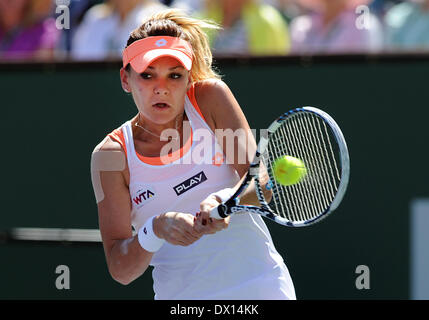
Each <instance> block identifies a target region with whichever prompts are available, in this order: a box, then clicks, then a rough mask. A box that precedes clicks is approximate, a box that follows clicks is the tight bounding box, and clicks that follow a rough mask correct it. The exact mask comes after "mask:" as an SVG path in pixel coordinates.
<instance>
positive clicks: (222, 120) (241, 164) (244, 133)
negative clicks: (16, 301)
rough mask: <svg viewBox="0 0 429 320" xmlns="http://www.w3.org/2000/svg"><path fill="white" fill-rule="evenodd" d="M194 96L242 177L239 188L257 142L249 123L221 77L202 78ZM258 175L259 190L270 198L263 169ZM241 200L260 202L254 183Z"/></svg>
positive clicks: (228, 161)
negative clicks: (207, 79) (213, 78)
mask: <svg viewBox="0 0 429 320" xmlns="http://www.w3.org/2000/svg"><path fill="white" fill-rule="evenodd" d="M196 99H197V101H198V105H199V106H200V109H201V112H202V113H203V115H204V117H205V119H206V121H207V123H208V124H209V126H210V127H211V128H212V130H213V131H214V132H215V135H216V137H217V139H218V141H219V143H221V145H222V148H223V151H224V154H225V158H226V159H225V161H227V163H228V164H230V165H232V166H233V167H234V169H235V170H236V171H237V173H238V174H239V176H240V177H241V180H240V182H239V183H237V185H236V186H235V187H234V188H238V187H239V186H240V185H241V181H242V180H243V179H244V177H245V176H246V173H247V171H248V170H249V167H250V163H251V161H252V160H253V157H254V156H255V151H256V141H255V138H254V136H253V134H252V132H251V129H250V126H249V123H248V121H247V119H246V117H245V115H244V113H243V111H242V109H241V107H240V105H239V104H238V102H237V100H236V99H235V97H234V95H233V93H232V92H231V90H230V89H229V87H228V86H227V85H226V84H225V82H223V81H221V80H210V81H205V82H203V83H202V84H200V85H199V86H197V87H196ZM261 164H262V162H261ZM260 174H261V176H260V181H261V185H262V189H263V190H264V192H265V193H266V196H267V198H269V196H270V195H271V193H270V191H268V190H266V188H265V185H266V183H267V181H268V175H267V174H266V170H261V171H260ZM240 203H241V204H248V205H260V203H259V200H258V198H257V196H256V193H255V191H254V183H253V182H252V184H251V185H250V186H249V188H248V189H247V190H246V191H245V192H244V193H243V194H242V195H241V197H240ZM204 211H205V210H204Z"/></svg>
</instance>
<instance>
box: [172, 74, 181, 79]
mask: <svg viewBox="0 0 429 320" xmlns="http://www.w3.org/2000/svg"><path fill="white" fill-rule="evenodd" d="M181 77H182V75H181V74H180V73H172V74H170V78H171V79H180V78H181Z"/></svg>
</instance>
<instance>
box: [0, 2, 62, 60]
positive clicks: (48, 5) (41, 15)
mask: <svg viewBox="0 0 429 320" xmlns="http://www.w3.org/2000/svg"><path fill="white" fill-rule="evenodd" d="M52 14H53V5H52V0H0V58H2V59H51V58H53V57H54V52H55V47H56V45H57V42H58V40H59V37H60V30H58V29H57V28H56V26H55V18H54V17H53V16H52Z"/></svg>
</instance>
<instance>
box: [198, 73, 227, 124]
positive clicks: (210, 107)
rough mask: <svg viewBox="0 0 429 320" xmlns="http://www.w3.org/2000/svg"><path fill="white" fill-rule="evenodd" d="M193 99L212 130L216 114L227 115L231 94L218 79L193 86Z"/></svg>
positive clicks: (200, 82) (225, 85)
mask: <svg viewBox="0 0 429 320" xmlns="http://www.w3.org/2000/svg"><path fill="white" fill-rule="evenodd" d="M195 99H196V100H197V103H198V106H199V107H200V110H201V112H202V113H203V115H204V117H205V119H206V121H207V122H208V124H209V125H210V126H211V127H212V128H214V127H215V126H216V125H215V120H214V119H215V118H216V116H215V115H216V114H219V113H224V114H227V112H228V108H229V106H230V103H231V101H232V100H234V97H233V94H232V92H231V90H230V89H229V87H228V85H227V84H226V83H225V82H223V81H222V80H220V79H207V80H203V81H199V82H197V83H196V84H195Z"/></svg>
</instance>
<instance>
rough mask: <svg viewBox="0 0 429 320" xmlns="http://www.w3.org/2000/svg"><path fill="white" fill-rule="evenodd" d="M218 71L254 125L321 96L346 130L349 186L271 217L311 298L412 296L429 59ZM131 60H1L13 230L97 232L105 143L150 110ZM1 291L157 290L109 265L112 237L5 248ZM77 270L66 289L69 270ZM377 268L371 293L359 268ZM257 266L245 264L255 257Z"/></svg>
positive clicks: (41, 294) (60, 295)
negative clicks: (134, 84) (95, 165)
mask: <svg viewBox="0 0 429 320" xmlns="http://www.w3.org/2000/svg"><path fill="white" fill-rule="evenodd" d="M217 67H218V68H219V70H220V71H221V73H222V74H224V81H225V82H226V83H227V84H228V85H229V86H230V87H231V89H232V91H233V92H234V93H235V95H236V98H237V100H238V101H239V103H240V105H241V106H242V108H243V109H244V111H245V113H246V115H247V117H248V120H249V123H250V125H251V127H252V128H256V129H262V128H266V127H267V125H269V124H270V122H271V120H272V119H273V118H274V117H276V116H278V115H279V114H280V113H282V112H284V111H287V110H289V109H291V108H294V107H298V106H305V105H311V106H316V107H319V108H321V109H324V110H325V111H327V112H328V113H330V114H331V115H332V116H333V117H334V119H336V121H337V122H338V124H339V125H340V127H341V128H342V129H343V133H344V135H345V137H346V140H347V142H348V146H349V151H350V157H351V178H350V184H349V188H348V192H347V194H346V196H345V198H344V201H343V203H342V204H341V206H340V207H339V209H338V210H337V211H336V212H335V213H334V214H333V215H332V216H331V217H330V218H329V219H327V220H325V221H323V222H322V223H320V224H318V225H314V226H312V227H309V228H305V229H301V228H300V229H290V228H285V227H281V226H278V225H274V224H272V223H269V222H268V225H269V228H270V230H271V232H272V235H273V238H274V240H275V244H276V247H277V249H278V250H279V251H280V253H281V254H282V255H283V257H284V258H285V260H286V263H287V265H288V267H289V270H290V273H291V275H292V277H293V280H294V283H295V287H296V293H297V297H298V298H300V299H407V298H409V292H410V290H409V279H410V273H409V269H410V268H409V260H410V255H409V252H410V250H409V234H410V230H409V204H410V201H411V200H412V199H413V198H416V197H427V196H428V188H427V181H428V180H429V170H428V169H427V162H428V155H429V151H428V148H427V146H428V142H427V140H428V137H429V134H428V126H429V123H428V119H429V108H428V107H429V105H428V101H429V87H428V81H427V75H428V74H429V56H428V57H425V56H393V57H392V56H389V57H381V56H372V57H368V56H338V57H313V58H300V57H288V58H282V59H280V58H273V59H223V60H219V61H217ZM118 68H119V63H98V64H90V63H88V64H87V63H80V64H73V63H63V64H40V65H38V64H30V65H23V64H15V65H13V64H3V65H0V94H1V98H0V106H1V110H2V116H1V120H2V129H3V131H2V137H3V138H2V143H3V148H2V150H3V151H2V157H1V165H2V167H3V174H2V181H3V183H2V186H1V200H2V210H1V211H2V212H1V215H0V228H1V230H8V229H10V228H15V227H42V228H89V229H92V228H97V227H98V222H97V210H96V203H95V199H94V195H93V191H92V186H91V179H90V156H91V152H92V150H93V148H94V147H95V145H97V144H98V142H99V141H101V140H102V139H103V137H104V136H105V135H106V134H107V133H109V132H110V131H112V130H113V129H114V128H116V127H118V126H119V125H121V124H122V123H123V122H124V121H126V120H128V119H129V118H130V117H131V116H133V115H134V114H135V113H136V110H135V107H134V106H133V102H132V99H131V97H130V96H127V95H126V94H124V93H123V91H122V89H121V86H120V82H119V73H118ZM0 257H1V264H0V298H1V299H68V298H74V299H110V298H115V299H141V298H143V299H151V298H152V297H153V292H152V280H151V276H150V272H147V273H146V274H145V275H143V276H142V277H141V278H140V279H138V280H137V281H135V282H134V283H132V284H131V285H129V286H122V285H119V284H117V283H115V282H114V280H113V279H112V278H111V277H110V275H109V274H108V272H107V268H106V264H105V260H104V253H103V250H102V247H101V244H93V245H90V244H79V245H75V244H65V243H57V244H55V243H46V244H43V243H31V242H9V241H6V240H4V241H3V242H1V243H0ZM61 264H65V265H67V266H69V268H70V275H71V276H70V285H71V289H70V290H57V289H56V287H55V279H56V277H57V276H58V275H57V274H55V268H56V266H58V265H61ZM358 265H367V266H368V267H369V269H370V289H368V290H358V289H356V287H355V280H356V277H357V276H358V275H357V274H356V273H355V269H356V267H357V266H358ZM243 268H245V266H243Z"/></svg>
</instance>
